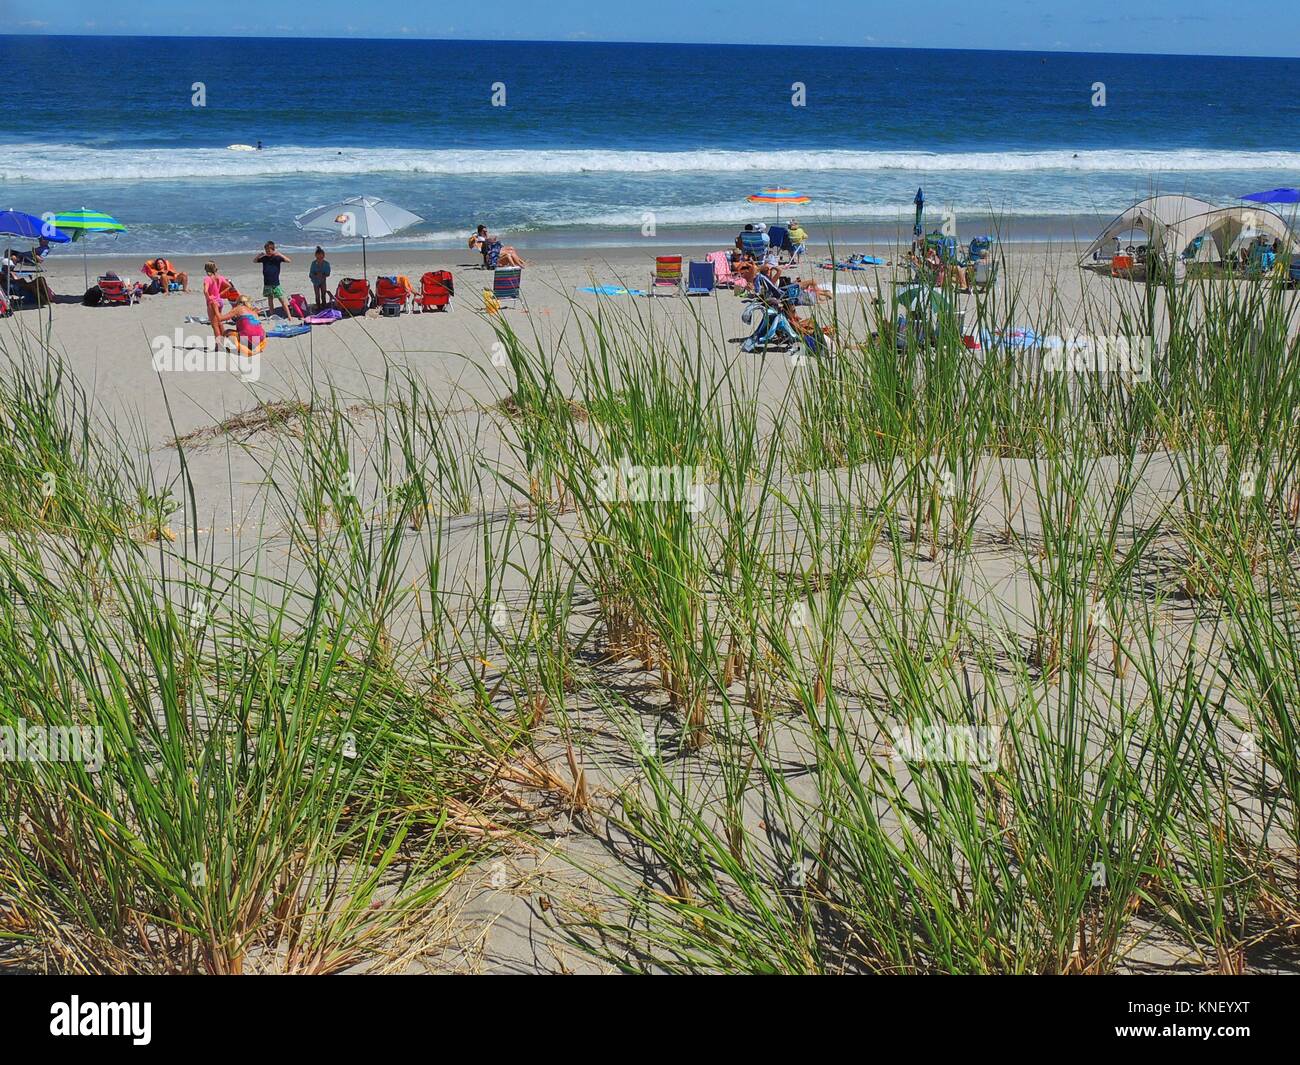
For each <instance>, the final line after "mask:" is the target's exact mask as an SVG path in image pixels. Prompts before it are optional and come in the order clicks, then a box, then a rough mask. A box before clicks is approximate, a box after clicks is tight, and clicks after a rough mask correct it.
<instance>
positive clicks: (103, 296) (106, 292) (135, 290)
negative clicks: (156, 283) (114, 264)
mask: <svg viewBox="0 0 1300 1065" xmlns="http://www.w3.org/2000/svg"><path fill="white" fill-rule="evenodd" d="M95 285H96V287H97V288H98V289H99V302H100V305H101V306H109V307H113V306H119V307H123V306H124V307H129V306H131V304H133V303H138V302H139V301H140V288H141V286H140V285H138V284H135V285H131V284H128V283H127V282H125V281H123V280H122V279H121V278H120V277H118V276H117V274H115V273H113V272H112V271H111V270H110V271H109V272H108V273H106V274H104V275H103V276H102V277H100V278H98V279H97V280H96V282H95Z"/></svg>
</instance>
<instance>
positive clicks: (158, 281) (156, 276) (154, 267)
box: [140, 259, 190, 296]
mask: <svg viewBox="0 0 1300 1065" xmlns="http://www.w3.org/2000/svg"><path fill="white" fill-rule="evenodd" d="M140 271H141V273H143V274H144V276H145V277H147V278H148V279H149V282H150V287H151V288H152V287H153V286H154V285H157V286H158V291H159V292H161V293H162V294H163V295H164V296H166V295H168V294H169V293H170V292H171V291H172V286H173V285H176V286H177V287H178V288H179V289H180V291H182V292H188V291H189V290H190V275H189V274H187V273H186V272H185V271H184V270H177V269H176V267H174V266H172V264H171V260H169V259H150V260H149V261H148V262H147V263H145V264H144V266H142V267H141V268H140Z"/></svg>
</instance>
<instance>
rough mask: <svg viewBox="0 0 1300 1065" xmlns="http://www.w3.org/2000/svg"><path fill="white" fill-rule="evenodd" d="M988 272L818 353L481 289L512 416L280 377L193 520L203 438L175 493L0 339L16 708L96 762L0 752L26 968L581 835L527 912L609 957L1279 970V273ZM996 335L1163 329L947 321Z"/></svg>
mask: <svg viewBox="0 0 1300 1065" xmlns="http://www.w3.org/2000/svg"><path fill="white" fill-rule="evenodd" d="M1007 273H1010V271H1004V280H1003V282H1002V283H1001V285H1000V286H999V288H997V289H995V290H994V291H993V292H992V293H990V294H987V295H984V296H980V297H979V298H977V299H974V300H972V301H971V302H970V304H969V307H968V310H967V312H966V313H965V316H964V320H962V319H958V318H951V319H949V318H946V317H944V316H940V317H939V320H938V325H937V327H936V328H934V329H932V330H928V331H926V332H925V333H924V334H922V335H920V336H919V337H918V335H917V334H915V333H913V332H911V331H909V333H908V334H907V339H906V341H905V343H903V344H902V346H901V347H900V345H899V341H898V334H897V332H896V330H895V329H894V322H895V319H896V317H897V315H898V313H899V307H898V306H897V305H896V303H895V302H894V300H892V299H891V300H888V301H883V302H882V305H880V306H878V307H872V306H870V305H865V309H864V310H863V311H862V313H848V312H838V311H837V312H836V313H835V314H834V315H833V316H828V315H827V314H826V313H825V312H819V314H820V315H821V316H822V317H823V318H824V319H825V323H826V324H828V325H830V326H831V327H832V329H833V331H834V337H833V343H832V345H831V347H830V350H829V351H827V352H823V353H822V354H820V355H811V354H806V353H801V352H798V351H796V352H784V353H781V352H775V351H770V352H767V353H766V354H762V355H746V354H742V353H741V352H740V351H739V349H738V348H737V347H736V346H735V345H732V344H727V343H726V342H725V341H722V340H719V337H725V336H726V335H727V333H728V332H729V331H731V332H734V330H735V327H734V326H732V325H731V324H730V317H729V316H730V315H731V306H730V301H729V300H728V299H727V298H725V297H724V298H722V299H721V300H719V301H717V302H714V301H708V302H703V303H701V304H698V305H690V306H689V307H687V308H686V309H685V310H684V311H683V312H682V313H680V314H676V315H667V314H664V313H663V312H662V311H660V310H659V309H658V308H657V307H656V305H655V301H632V302H630V303H624V304H619V303H618V302H617V301H614V300H607V299H599V300H597V301H596V302H595V303H594V305H593V304H590V303H589V304H586V305H581V306H579V305H573V306H571V307H570V308H569V312H570V314H569V318H568V319H567V323H566V325H565V327H564V329H563V331H562V332H561V333H560V334H559V335H558V336H556V335H543V333H542V331H541V330H540V328H539V327H538V326H537V325H536V323H535V322H533V323H532V324H531V326H530V327H525V326H524V325H522V321H523V320H522V318H521V317H514V318H512V317H510V316H509V315H508V314H507V315H501V316H497V317H495V318H493V319H492V320H491V322H490V324H491V327H492V336H493V341H492V347H491V350H490V352H485V353H483V354H487V355H488V356H489V358H488V359H487V365H486V366H485V367H484V376H485V380H486V381H487V382H488V383H489V385H490V388H491V391H492V393H493V395H494V401H493V402H491V403H480V404H474V403H468V402H466V403H461V404H458V405H451V404H448V403H447V402H446V401H445V400H444V399H443V398H440V397H438V396H435V395H434V394H433V392H432V391H431V390H430V389H429V388H428V386H427V385H426V384H425V383H424V382H423V381H422V379H421V378H420V377H419V376H418V375H416V374H413V373H411V372H410V371H409V369H408V368H406V367H403V366H402V365H401V363H400V361H399V360H397V359H396V358H391V357H390V358H386V360H385V371H384V372H383V373H382V374H381V375H379V376H378V377H376V378H372V379H374V380H378V381H379V384H378V385H377V386H376V387H375V388H374V390H373V391H371V392H369V393H367V394H366V395H362V396H358V395H355V394H348V393H347V392H346V391H344V390H343V389H342V388H341V387H340V386H337V385H336V384H335V383H333V382H331V381H329V380H324V379H316V380H314V381H313V384H312V386H311V394H310V395H299V396H295V397H287V396H277V397H270V398H266V397H263V402H264V403H265V404H273V403H286V402H293V403H294V404H296V406H294V408H293V410H294V411H295V415H294V417H293V418H292V419H289V420H288V421H287V422H285V423H284V424H291V425H292V430H291V431H290V430H288V429H284V430H283V431H271V432H267V433H262V434H259V435H258V436H257V437H256V438H248V439H235V438H233V437H231V436H229V435H227V436H223V437H217V438H212V439H207V440H205V441H204V442H203V446H222V447H227V448H232V449H240V450H241V452H242V453H245V454H247V455H250V456H253V458H254V459H255V461H256V463H257V468H258V469H259V470H260V471H261V474H262V480H261V483H262V490H261V492H260V493H259V502H258V505H257V507H256V508H255V509H256V510H257V513H258V515H259V518H258V523H257V525H258V527H257V528H256V529H255V530H249V532H248V533H247V534H246V535H245V536H244V537H242V538H241V542H240V545H239V549H238V550H223V551H221V552H220V553H218V552H217V551H216V550H215V548H214V547H213V545H212V544H211V543H209V542H208V541H206V540H204V539H202V538H201V537H200V536H199V534H198V531H197V525H198V516H197V514H196V513H195V511H194V492H193V489H192V486H191V485H189V484H188V483H187V465H186V462H185V455H186V448H187V447H190V446H198V443H199V442H198V441H191V442H190V443H188V444H187V443H186V442H185V441H184V440H182V441H179V442H177V444H176V457H177V464H176V467H175V468H176V470H177V473H176V475H175V477H174V478H172V479H171V480H169V481H168V482H167V483H165V484H159V483H155V482H156V475H155V474H154V473H153V467H151V466H150V464H148V463H147V462H138V461H135V459H134V456H136V455H139V454H142V453H146V452H147V450H148V448H147V446H146V445H145V443H144V442H143V441H141V440H140V439H138V438H135V437H133V436H132V435H131V433H130V432H128V431H126V430H112V431H110V430H109V428H108V427H106V426H105V425H104V423H103V421H102V419H101V418H100V417H99V416H98V413H97V412H96V410H95V408H94V404H93V402H92V401H91V400H90V399H89V398H88V397H87V396H86V394H85V393H84V391H83V390H82V388H81V386H80V385H79V384H78V383H77V382H76V381H75V380H74V379H73V378H72V377H71V375H70V374H69V373H68V372H67V370H66V368H65V366H64V365H63V363H62V362H61V360H60V359H59V357H58V356H57V354H56V353H55V352H54V351H52V350H51V349H49V348H48V347H47V346H42V345H40V344H39V343H37V342H35V341H33V342H32V343H31V346H28V347H24V348H22V350H11V351H6V352H4V356H5V364H4V366H3V370H2V372H0V466H3V468H4V469H5V471H6V474H7V476H6V477H5V478H4V479H3V486H2V487H0V537H2V538H3V548H4V549H3V551H2V552H0V579H3V580H4V582H5V587H6V591H7V592H8V594H7V595H6V596H5V597H4V602H3V605H0V670H3V672H4V676H3V678H0V681H2V682H0V724H4V725H6V726H8V727H9V728H10V729H11V730H12V729H16V728H18V727H19V726H20V725H21V726H22V727H24V728H26V727H28V726H65V727H68V726H87V727H89V728H90V729H92V730H97V731H96V733H95V734H96V735H97V736H99V737H100V740H99V741H98V742H100V744H101V746H102V751H100V753H99V756H98V757H97V758H96V759H95V760H94V764H93V765H92V764H88V763H87V762H86V761H85V760H80V761H79V760H75V759H73V760H66V761H57V760H49V759H30V758H29V759H26V760H24V759H10V760H6V762H5V764H4V767H3V772H4V776H5V784H6V788H5V796H4V799H3V801H2V802H0V918H2V920H0V930H2V931H0V935H3V936H4V937H5V938H6V940H7V942H8V948H7V956H8V957H11V958H12V959H14V963H15V964H22V965H25V966H29V967H34V968H41V969H45V970H49V971H107V970H115V969H130V970H133V971H148V972H157V971H165V972H212V973H232V972H242V971H290V972H334V971H340V970H348V969H375V968H382V967H385V966H388V967H391V966H392V965H393V959H394V958H395V957H400V956H401V950H402V947H401V944H402V943H404V942H406V941H408V940H409V937H410V933H411V930H412V929H420V928H424V927H428V928H430V929H432V928H433V927H434V926H435V924H436V920H437V917H438V915H440V914H442V913H444V912H445V911H446V909H447V908H448V907H449V906H451V905H452V901H451V900H452V897H453V896H454V895H455V894H456V892H457V890H459V888H460V885H461V884H462V883H468V882H470V881H471V880H472V879H473V877H474V875H475V874H476V872H477V871H478V870H479V869H481V868H482V867H483V865H484V863H485V862H487V861H490V860H491V859H492V858H493V857H494V856H496V855H498V854H501V853H505V852H519V853H527V852H530V851H531V850H535V849H536V848H537V847H538V846H539V843H540V841H542V840H544V839H549V838H550V837H551V835H552V834H553V832H554V826H555V824H556V819H557V817H559V816H561V815H562V816H563V818H564V820H565V824H566V832H569V833H578V834H582V835H583V837H584V839H585V840H586V844H585V845H584V846H582V847H573V848H570V849H569V850H568V851H567V852H566V853H565V859H566V861H568V862H569V863H570V864H571V865H572V867H573V869H574V870H575V871H576V872H578V873H581V874H582V876H584V877H585V878H586V879H585V880H584V883H586V884H587V885H588V886H587V888H586V889H584V893H582V894H580V895H578V896H576V897H573V898H569V899H567V900H559V899H551V898H550V897H549V896H548V904H547V906H546V907H545V908H544V912H545V915H546V920H547V921H548V922H549V924H550V926H551V928H552V930H553V932H554V934H555V935H557V936H558V937H561V938H562V939H564V940H566V941H567V942H568V943H570V944H571V945H572V946H574V947H575V948H576V949H577V950H579V951H580V952H582V953H584V954H586V955H587V956H588V957H589V959H590V960H591V961H592V962H593V964H603V965H607V966H612V967H614V968H616V969H619V970H623V971H636V972H641V971H646V972H665V971H666V972H781V973H846V972H875V973H940V972H946V973H1011V972H1015V973H1054V974H1056V973H1059V974H1065V973H1089V974H1100V973H1114V972H1125V971H1134V970H1139V969H1142V968H1143V967H1144V966H1151V965H1156V964H1159V965H1162V966H1166V967H1170V968H1185V969H1188V970H1191V971H1197V970H1200V971H1217V972H1241V971H1248V970H1252V969H1256V968H1258V967H1259V966H1260V965H1261V964H1262V962H1261V961H1260V959H1261V958H1265V957H1267V958H1270V959H1279V958H1280V959H1284V960H1285V961H1286V964H1288V965H1294V964H1295V963H1296V961H1297V960H1300V955H1298V952H1300V934H1298V931H1297V930H1298V929H1300V901H1298V900H1300V806H1298V805H1297V803H1298V802H1300V798H1298V797H1297V785H1298V784H1300V753H1298V752H1300V734H1298V732H1297V713H1298V712H1300V711H1297V707H1298V706H1300V664H1298V663H1300V616H1297V589H1298V588H1300V563H1298V560H1297V542H1296V518H1297V509H1298V504H1297V500H1300V494H1298V492H1300V482H1298V480H1297V478H1298V476H1300V433H1298V430H1297V426H1298V425H1300V420H1298V419H1297V413H1298V411H1300V390H1298V389H1297V381H1296V374H1297V371H1296V366H1297V365H1298V364H1300V360H1297V357H1296V356H1297V353H1296V350H1295V344H1296V341H1295V339H1294V337H1293V333H1294V326H1293V321H1294V296H1293V294H1292V293H1291V292H1289V291H1286V290H1282V289H1280V288H1275V287H1270V286H1266V285H1256V286H1242V285H1223V284H1222V283H1218V282H1212V281H1207V280H1199V279H1198V280H1191V281H1180V282H1178V283H1175V284H1171V285H1169V286H1166V287H1163V288H1157V287H1156V286H1149V287H1146V288H1144V289H1137V288H1134V289H1133V290H1132V291H1131V292H1126V293H1125V294H1124V297H1123V298H1122V299H1120V300H1119V301H1118V302H1117V304H1106V305H1103V304H1101V303H1100V302H1099V303H1097V304H1096V305H1093V304H1089V303H1088V302H1086V301H1085V303H1084V304H1083V305H1081V306H1080V307H1078V308H1077V309H1075V310H1073V311H1072V312H1068V313H1067V311H1066V310H1064V309H1062V307H1061V306H1059V305H1057V304H1056V303H1054V301H1053V300H1052V299H1051V297H1050V294H1048V295H1047V296H1046V298H1044V297H1043V294H1042V293H1037V292H1031V291H1029V290H1028V289H1029V287H1030V286H1032V284H1033V280H1032V279H1020V280H1017V279H1016V278H1015V277H1014V276H1005V274H1007ZM949 295H950V296H952V297H953V298H954V299H955V294H952V293H949ZM1031 308H1032V313H1033V314H1034V315H1035V317H1034V318H1033V319H1032V320H1028V319H1027V316H1028V315H1029V314H1030V313H1031V310H1030V309H1031ZM724 315H725V316H728V317H727V318H726V319H725V320H724V317H723V316H724ZM517 324H519V327H518V328H517V327H516V325H517ZM1025 324H1032V326H1033V327H1034V328H1035V329H1036V330H1038V331H1039V332H1040V333H1058V334H1062V335H1065V336H1067V337H1068V336H1069V335H1071V334H1072V333H1074V332H1076V331H1077V332H1082V333H1088V334H1092V335H1104V336H1107V337H1110V338H1112V340H1113V341H1114V342H1115V344H1116V345H1118V344H1120V343H1121V342H1122V344H1123V345H1124V350H1126V351H1147V352H1154V358H1152V359H1151V361H1150V364H1149V367H1148V369H1149V372H1138V371H1135V370H1131V369H1129V368H1127V367H1126V368H1123V369H1115V368H1109V369H1105V368H1103V369H1101V370H1099V369H1098V368H1097V366H1096V365H1095V363H1093V364H1090V365H1084V364H1082V363H1075V362H1067V363H1066V364H1065V366H1064V367H1060V366H1054V365H1052V362H1051V360H1052V359H1053V358H1054V357H1056V356H1054V355H1053V353H1052V351H1050V350H1045V349H1034V350H1027V351H1022V350H1018V349H1014V348H1009V347H1003V346H999V345H998V344H997V343H996V342H989V343H985V344H983V345H982V346H980V347H978V348H971V347H970V346H968V343H967V341H966V340H965V339H964V338H965V337H980V336H981V335H983V336H984V337H985V339H986V340H988V339H989V338H991V337H993V336H995V335H996V334H998V333H1000V332H1002V331H1005V330H1006V329H1008V327H1010V326H1013V325H1025ZM1065 357H1066V358H1067V359H1069V358H1070V355H1069V353H1068V349H1067V352H1066V355H1065ZM261 409H280V408H278V407H271V406H265V407H264V408H261ZM489 429H490V430H491V434H495V435H491V434H489V433H488V430H489ZM489 436H491V438H492V439H494V440H495V439H499V440H500V442H501V443H500V447H499V448H497V449H496V450H493V449H492V448H491V447H490V446H488V445H486V444H485V443H484V441H485V440H487V439H488V438H489ZM47 474H48V475H49V476H47ZM427 934H428V935H432V934H433V933H432V932H431V931H430V932H429V933H427Z"/></svg>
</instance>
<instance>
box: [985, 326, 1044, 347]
mask: <svg viewBox="0 0 1300 1065" xmlns="http://www.w3.org/2000/svg"><path fill="white" fill-rule="evenodd" d="M1053 341H1057V342H1060V343H1064V342H1063V341H1061V339H1060V337H1049V336H1043V335H1041V334H1039V333H1035V332H1034V331H1033V330H1032V329H1007V330H1004V331H1002V332H998V333H990V332H989V331H988V330H981V332H980V343H981V344H983V345H984V347H986V348H1007V349H1008V350H1015V351H1027V350H1028V349H1030V348H1036V347H1044V346H1053V347H1054V346H1056V344H1053Z"/></svg>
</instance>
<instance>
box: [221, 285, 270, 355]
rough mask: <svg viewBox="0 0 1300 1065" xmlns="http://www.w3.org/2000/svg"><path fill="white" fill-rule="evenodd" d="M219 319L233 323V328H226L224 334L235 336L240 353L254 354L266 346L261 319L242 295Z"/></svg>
mask: <svg viewBox="0 0 1300 1065" xmlns="http://www.w3.org/2000/svg"><path fill="white" fill-rule="evenodd" d="M220 320H221V321H223V322H230V323H232V324H233V325H234V327H235V328H234V329H232V330H228V331H227V333H226V335H227V336H233V337H234V338H235V343H236V344H238V345H239V350H240V353H241V354H244V355H256V354H257V353H258V352H259V351H261V350H262V348H263V347H265V346H266V330H265V329H264V328H262V320H261V319H260V318H259V317H258V316H257V311H255V310H253V305H252V304H251V303H249V302H248V301H247V300H246V299H245V298H244V297H243V296H240V297H239V301H238V302H237V303H236V304H235V305H234V306H233V307H231V308H230V310H228V311H227V312H226V313H225V314H223V315H221V316H220Z"/></svg>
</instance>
